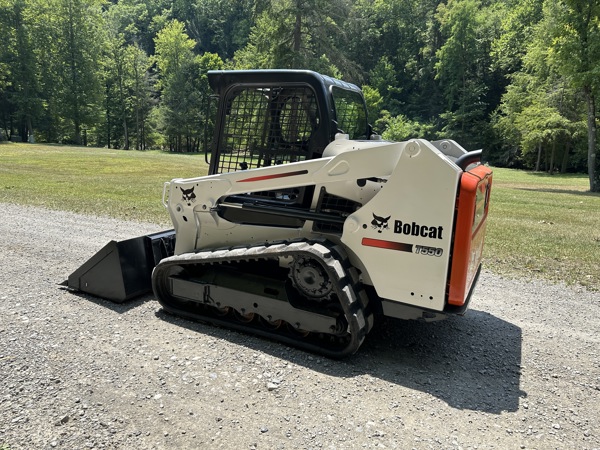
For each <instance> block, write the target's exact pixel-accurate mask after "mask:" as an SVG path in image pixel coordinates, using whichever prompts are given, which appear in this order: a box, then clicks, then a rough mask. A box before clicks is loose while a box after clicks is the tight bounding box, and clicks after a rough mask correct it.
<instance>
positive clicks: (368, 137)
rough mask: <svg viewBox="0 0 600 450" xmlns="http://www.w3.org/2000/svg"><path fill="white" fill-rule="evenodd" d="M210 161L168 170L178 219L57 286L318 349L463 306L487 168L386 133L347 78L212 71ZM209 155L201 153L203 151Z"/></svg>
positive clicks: (353, 346) (480, 237) (344, 349)
mask: <svg viewBox="0 0 600 450" xmlns="http://www.w3.org/2000/svg"><path fill="white" fill-rule="evenodd" d="M208 77H209V82H210V85H211V87H212V88H213V90H214V92H215V94H216V97H217V98H218V107H217V109H216V119H215V122H214V133H213V141H212V146H211V154H210V161H209V163H210V164H209V175H208V176H202V177H198V178H190V179H174V180H172V181H170V182H168V183H165V186H164V190H163V204H164V206H165V207H166V208H167V210H168V211H169V214H170V216H171V220H172V222H173V225H174V230H169V231H165V232H162V233H157V234H154V235H150V236H142V237H140V238H135V239H131V240H129V241H123V242H111V243H109V244H108V245H107V246H106V247H105V248H104V249H102V250H101V251H100V252H98V254H96V255H95V256H94V257H92V258H91V259H90V260H89V261H88V262H86V263H85V264H84V265H83V266H82V267H81V268H79V269H78V270H77V271H75V272H74V273H73V274H72V275H71V276H70V277H69V280H68V286H69V287H70V288H72V289H75V290H80V291H83V292H87V293H90V294H93V295H97V296H100V297H104V298H109V299H111V300H113V301H117V302H122V301H125V300H128V299H129V298H132V297H134V296H136V295H139V294H141V293H144V292H147V291H148V290H149V289H150V286H151V287H152V289H153V291H154V294H155V295H156V297H157V299H158V301H159V302H160V304H161V305H162V307H163V308H164V309H165V310H166V311H168V312H170V313H173V314H176V315H179V316H183V317H188V318H190V319H194V320H201V321H206V322H211V323H214V324H217V325H222V326H226V327H230V328H234V329H238V330H242V331H245V332H250V333H254V334H257V335H260V336H264V337H267V338H271V339H275V340H278V341H281V342H284V343H286V344H290V345H293V346H296V347H300V348H303V349H306V350H309V351H312V352H316V353H320V354H323V355H326V356H329V357H334V358H337V357H343V356H345V355H349V354H352V353H354V352H356V350H357V349H358V348H359V346H360V345H361V343H362V342H363V340H364V339H365V336H366V335H367V334H368V333H369V331H370V330H371V328H372V327H373V323H374V321H375V319H376V318H377V317H380V316H382V315H383V316H389V317H396V318H402V319H417V320H425V321H432V320H438V319H443V318H445V317H447V316H448V315H452V314H462V313H464V312H465V310H466V309H467V307H468V304H469V300H470V297H471V294H472V292H473V289H474V287H475V284H476V282H477V278H478V275H479V272H480V268H481V259H482V250H483V243H484V236H485V226H486V218H487V213H488V206H489V199H490V189H491V184H492V172H491V170H490V169H489V168H487V167H486V166H484V165H482V164H481V163H480V155H481V152H480V151H475V152H467V151H465V150H464V149H463V148H462V147H460V146H459V145H458V144H457V143H456V142H454V141H451V140H444V141H436V142H429V141H426V140H423V139H414V140H410V141H406V142H387V141H383V140H381V139H380V138H378V137H377V136H374V135H373V133H372V131H371V128H370V126H369V125H368V122H367V115H366V107H365V102H364V99H363V96H362V92H361V91H360V89H359V88H357V87H356V86H354V85H352V84H349V83H345V82H342V81H339V80H335V79H332V78H329V77H327V76H323V75H320V74H317V73H315V72H310V71H292V70H268V71H263V70H257V71H214V72H209V74H208ZM206 157H207V161H208V154H207V155H206Z"/></svg>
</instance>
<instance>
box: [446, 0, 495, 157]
mask: <svg viewBox="0 0 600 450" xmlns="http://www.w3.org/2000/svg"><path fill="white" fill-rule="evenodd" d="M488 14H489V10H487V9H485V8H484V9H482V8H481V3H480V2H479V0H449V2H448V3H447V4H441V5H440V6H439V8H438V13H437V16H436V17H437V19H438V20H439V22H440V24H441V28H440V31H441V34H442V37H443V39H444V44H443V45H442V46H441V47H440V49H439V50H438V51H437V52H436V57H437V63H436V65H435V69H436V78H437V79H438V80H439V82H440V86H441V89H442V91H443V93H444V97H445V99H446V102H447V111H446V112H444V113H443V114H441V117H442V119H443V120H444V121H445V126H444V128H443V130H442V132H443V135H444V136H447V137H449V138H452V139H456V140H458V141H459V142H461V144H462V145H463V146H465V147H467V148H468V147H476V146H481V145H483V143H484V142H483V139H482V138H483V137H485V136H486V134H487V126H486V125H487V113H488V110H489V105H488V102H487V94H488V90H489V86H488V84H487V83H486V80H487V79H489V78H491V77H490V74H489V73H488V68H489V67H490V59H489V48H490V45H491V38H492V37H491V36H490V33H489V30H490V25H489V23H488V22H487V20H488Z"/></svg>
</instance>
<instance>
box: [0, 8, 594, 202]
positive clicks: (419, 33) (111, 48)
mask: <svg viewBox="0 0 600 450" xmlns="http://www.w3.org/2000/svg"><path fill="white" fill-rule="evenodd" d="M599 17H600V1H599V0H530V1H527V2H525V1H521V0H333V1H331V0H329V1H326V0H174V1H167V0H111V1H109V2H107V1H105V0H43V1H42V0H0V42H1V43H2V45H0V139H13V140H30V141H32V140H39V141H47V142H71V143H79V144H92V145H103V146H108V147H119V148H124V149H133V148H135V149H146V148H153V147H162V148H165V149H170V150H173V151H199V150H202V149H203V142H204V136H205V134H204V128H205V125H208V126H209V127H210V126H212V124H211V123H210V118H209V116H208V115H207V102H208V96H209V95H210V92H209V87H208V83H207V80H206V72H207V71H208V70H210V69H214V68H225V67H227V68H247V69H249V68H253V69H255V68H297V69H312V70H316V71H319V72H322V73H325V74H328V75H333V76H335V77H339V78H342V79H344V80H346V81H350V82H354V83H356V84H359V85H361V86H363V87H364V93H365V98H366V100H367V105H368V110H369V115H370V121H371V123H372V124H373V126H374V129H375V130H376V131H377V132H378V133H381V134H383V135H384V136H385V137H386V138H389V139H407V138H410V137H427V138H431V139H438V138H451V139H455V140H457V141H458V142H459V143H461V144H462V145H463V146H465V147H467V148H478V147H482V148H484V149H486V151H487V154H488V158H489V160H490V161H492V162H493V163H495V164H505V165H512V166H522V167H528V168H532V169H536V168H537V169H539V170H548V171H554V170H561V171H567V170H577V171H587V172H588V174H589V177H590V188H591V189H592V190H596V191H597V190H600V168H599V164H600V158H597V157H596V154H597V153H598V150H597V147H598V142H597V120H598V119H597V115H598V114H597V111H596V99H597V97H598V92H599V89H600V82H599V81H598V80H600V18H599Z"/></svg>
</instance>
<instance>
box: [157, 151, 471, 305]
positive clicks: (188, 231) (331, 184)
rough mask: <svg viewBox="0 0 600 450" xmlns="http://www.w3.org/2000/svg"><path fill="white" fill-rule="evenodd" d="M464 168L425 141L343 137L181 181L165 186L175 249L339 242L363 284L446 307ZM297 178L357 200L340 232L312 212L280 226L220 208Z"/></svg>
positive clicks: (294, 183)
mask: <svg viewBox="0 0 600 450" xmlns="http://www.w3.org/2000/svg"><path fill="white" fill-rule="evenodd" d="M329 155H332V156H329ZM462 173H463V172H462V170H461V169H460V168H458V167H457V166H456V165H455V164H454V163H453V162H452V161H451V160H450V159H448V158H447V157H446V156H445V155H444V154H443V153H442V152H441V151H440V150H438V149H437V148H436V147H435V146H434V145H432V144H431V143H429V142H428V141H425V140H412V141H408V142H399V143H389V142H382V141H350V140H346V139H338V140H336V141H334V142H332V143H331V144H330V145H329V146H328V147H327V149H326V150H325V152H324V157H323V158H321V159H317V160H309V161H302V162H297V163H290V164H284V165H279V166H271V167H265V168H258V169H253V170H247V171H238V172H231V173H225V174H220V175H212V176H207V177H200V178H193V179H186V180H182V179H176V180H173V181H171V183H170V184H169V186H168V188H169V198H168V208H169V212H170V214H171V218H172V220H173V224H174V227H175V229H176V232H177V240H176V248H175V254H182V253H191V252H195V251H198V250H204V249H215V248H224V247H232V246H236V245H248V244H255V243H272V242H277V241H281V240H292V239H296V238H305V239H316V238H321V237H323V238H326V239H329V240H332V241H334V242H342V243H343V245H344V246H345V247H346V250H347V251H348V253H349V256H350V260H351V262H352V264H353V265H355V266H356V267H357V268H358V269H359V270H360V271H361V274H362V279H363V282H364V283H365V284H368V285H373V286H374V288H375V290H376V291H377V294H378V295H379V296H380V297H382V298H385V299H389V300H392V301H395V302H402V303H405V304H409V305H413V306H417V307H419V308H424V309H429V310H436V311H442V310H443V309H444V307H445V304H446V288H447V279H448V273H449V270H450V257H451V255H450V253H451V244H452V236H453V224H454V213H455V200H456V196H457V189H458V185H459V180H460V176H461V174H462ZM299 186H314V191H315V193H318V192H320V191H321V190H323V189H325V190H326V191H327V192H328V193H329V194H332V195H336V196H339V197H341V198H348V199H350V200H352V201H353V202H356V203H357V204H359V205H361V206H360V207H359V208H358V209H357V210H356V211H354V212H353V213H350V214H348V215H347V216H346V217H345V219H344V221H343V232H342V233H341V235H340V233H337V234H335V233H333V234H328V233H323V232H315V231H314V229H313V225H314V224H313V221H312V220H310V217H309V218H308V219H306V220H304V221H303V225H302V226H299V227H277V226H260V225H248V224H244V223H234V222H231V221H228V220H225V219H224V218H223V217H221V215H220V207H222V205H223V204H224V203H225V202H226V200H227V199H228V198H231V197H232V196H243V195H244V194H247V193H250V192H254V191H267V190H277V189H285V188H293V187H299ZM316 195H317V194H315V196H316Z"/></svg>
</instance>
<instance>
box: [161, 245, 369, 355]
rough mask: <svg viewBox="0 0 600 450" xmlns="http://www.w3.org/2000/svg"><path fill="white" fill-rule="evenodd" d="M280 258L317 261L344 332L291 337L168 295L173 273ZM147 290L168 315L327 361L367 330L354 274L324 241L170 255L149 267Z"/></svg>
mask: <svg viewBox="0 0 600 450" xmlns="http://www.w3.org/2000/svg"><path fill="white" fill-rule="evenodd" d="M281 256H285V257H292V258H297V257H302V256H305V257H311V258H314V259H317V260H318V261H320V262H321V264H322V265H323V267H324V269H325V270H326V272H327V274H328V276H329V277H330V279H331V280H332V281H333V285H334V288H333V289H334V294H335V296H334V298H337V299H338V301H339V304H340V305H339V306H340V308H341V310H342V311H343V316H344V319H343V320H345V322H346V324H347V328H346V332H345V333H342V335H340V334H330V335H329V334H325V333H314V332H312V333H308V334H305V333H298V332H295V331H294V330H293V329H290V327H279V328H277V329H273V328H271V327H268V326H266V325H265V323H264V322H261V321H260V320H253V321H251V322H250V323H243V322H241V321H239V320H236V318H235V317H234V316H233V314H230V313H227V314H222V315H219V314H217V311H216V310H215V308H214V307H212V306H209V305H204V304H202V303H199V302H198V301H193V300H189V299H188V300H186V299H184V298H179V297H176V296H174V295H172V293H171V291H170V280H169V277H170V276H171V275H173V274H177V276H179V277H181V276H184V277H186V276H188V277H190V278H193V277H194V275H195V274H196V273H198V272H200V271H202V266H206V265H213V266H214V265H219V264H236V263H238V262H249V261H251V262H260V261H266V260H274V259H278V258H279V257H281ZM152 287H153V290H154V293H155V295H156V297H157V299H158V301H159V302H160V304H161V305H162V307H163V308H164V309H165V310H166V311H168V312H170V313H172V314H174V315H177V316H182V317H186V318H190V319H194V320H200V321H203V322H209V323H212V324H215V325H218V326H223V327H227V328H233V329H236V330H240V331H243V332H247V333H251V334H255V335H258V336H262V337H266V338H269V339H273V340H276V341H279V342H283V343H285V344H287V345H291V346H294V347H297V348H300V349H303V350H307V351H309V352H313V353H317V354H320V355H323V356H327V357H329V358H336V359H338V358H343V357H345V356H348V355H351V354H353V353H355V352H356V351H357V350H358V348H359V347H360V345H361V344H362V342H363V341H364V339H365V336H366V335H367V334H368V332H369V331H370V330H371V328H372V326H373V315H372V314H371V312H370V311H369V308H368V298H367V296H366V294H365V292H364V291H363V290H362V287H361V285H360V283H359V282H358V280H357V276H356V271H355V269H354V268H352V267H351V266H350V263H349V261H348V258H347V256H346V254H345V252H344V251H343V248H342V247H340V246H335V245H333V244H331V243H330V242H328V241H319V242H307V241H299V242H283V243H277V244H271V245H258V246H251V247H241V248H240V247H236V248H231V249H219V250H213V251H201V252H197V253H186V254H182V255H176V256H172V257H170V258H166V259H164V260H162V261H161V262H160V263H159V264H158V265H157V266H156V267H155V268H154V271H153V273H152ZM250 309H251V308H250Z"/></svg>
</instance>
